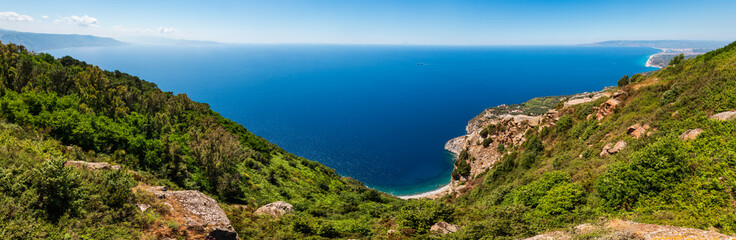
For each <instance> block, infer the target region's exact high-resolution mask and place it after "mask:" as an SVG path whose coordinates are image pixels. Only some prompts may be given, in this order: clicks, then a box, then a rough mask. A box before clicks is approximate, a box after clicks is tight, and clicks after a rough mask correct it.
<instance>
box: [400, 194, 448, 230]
mask: <svg viewBox="0 0 736 240" xmlns="http://www.w3.org/2000/svg"><path fill="white" fill-rule="evenodd" d="M453 212H454V210H453V209H452V208H451V207H450V206H448V205H446V204H444V203H441V202H436V201H431V200H426V199H421V200H410V201H408V202H407V203H406V204H405V205H404V206H403V207H401V211H399V215H398V216H397V218H396V220H397V222H398V224H399V225H400V226H401V227H404V228H411V229H414V230H415V231H416V232H417V233H420V234H421V233H426V232H427V231H429V228H430V227H432V225H434V224H435V223H437V222H439V221H445V222H450V221H451V220H452V218H451V216H452V213H453Z"/></svg>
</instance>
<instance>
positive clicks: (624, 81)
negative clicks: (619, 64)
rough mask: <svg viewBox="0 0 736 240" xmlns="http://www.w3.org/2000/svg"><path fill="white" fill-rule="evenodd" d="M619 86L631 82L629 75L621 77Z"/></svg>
mask: <svg viewBox="0 0 736 240" xmlns="http://www.w3.org/2000/svg"><path fill="white" fill-rule="evenodd" d="M617 83H618V86H619V87H623V86H626V85H628V84H629V75H624V76H623V77H621V79H619V80H618V82H617Z"/></svg>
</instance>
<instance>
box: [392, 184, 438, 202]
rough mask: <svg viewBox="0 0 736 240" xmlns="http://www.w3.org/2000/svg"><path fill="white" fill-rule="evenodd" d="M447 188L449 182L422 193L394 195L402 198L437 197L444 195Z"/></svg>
mask: <svg viewBox="0 0 736 240" xmlns="http://www.w3.org/2000/svg"><path fill="white" fill-rule="evenodd" d="M449 190H450V184H449V183H448V184H445V185H444V186H442V187H440V188H438V189H435V190H432V191H429V192H423V193H418V194H413V195H403V196H396V197H398V198H401V199H404V200H407V199H417V198H437V197H442V196H444V195H445V194H447V191H449Z"/></svg>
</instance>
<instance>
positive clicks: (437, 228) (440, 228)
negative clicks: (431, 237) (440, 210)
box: [429, 221, 458, 234]
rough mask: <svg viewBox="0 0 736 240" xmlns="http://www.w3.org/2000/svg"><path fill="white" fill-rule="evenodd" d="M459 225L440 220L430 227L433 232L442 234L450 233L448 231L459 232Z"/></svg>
mask: <svg viewBox="0 0 736 240" xmlns="http://www.w3.org/2000/svg"><path fill="white" fill-rule="evenodd" d="M457 230H458V227H457V225H453V224H449V223H446V222H444V221H440V222H437V223H435V224H434V225H432V228H430V229H429V231H431V232H435V233H440V234H448V233H454V232H457Z"/></svg>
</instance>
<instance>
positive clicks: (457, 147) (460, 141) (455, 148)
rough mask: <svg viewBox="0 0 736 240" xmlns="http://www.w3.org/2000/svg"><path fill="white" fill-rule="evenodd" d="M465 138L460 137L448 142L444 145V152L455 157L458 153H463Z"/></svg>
mask: <svg viewBox="0 0 736 240" xmlns="http://www.w3.org/2000/svg"><path fill="white" fill-rule="evenodd" d="M467 138H468V137H467V136H460V137H456V138H453V139H450V141H447V143H445V150H447V151H450V152H451V153H454V154H455V155H458V154H460V152H461V151H463V148H465V139H467Z"/></svg>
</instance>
